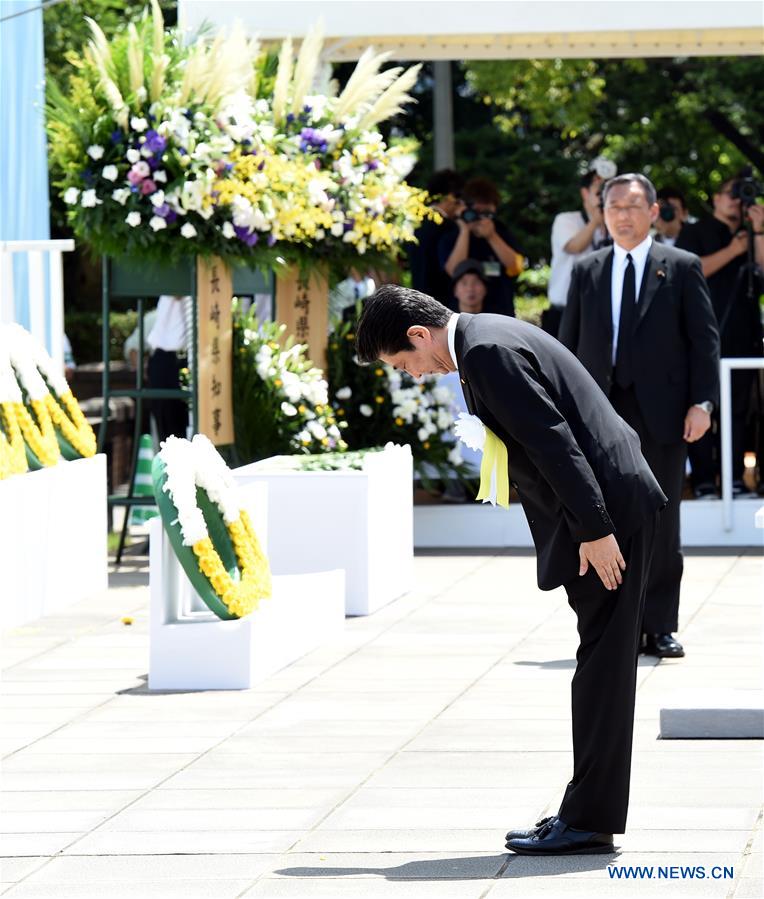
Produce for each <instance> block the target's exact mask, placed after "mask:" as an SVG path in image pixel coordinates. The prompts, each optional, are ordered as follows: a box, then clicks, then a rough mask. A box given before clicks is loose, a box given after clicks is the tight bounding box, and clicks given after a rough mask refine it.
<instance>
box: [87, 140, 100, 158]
mask: <svg viewBox="0 0 764 899" xmlns="http://www.w3.org/2000/svg"><path fill="white" fill-rule="evenodd" d="M88 156H89V157H90V158H91V159H94V160H95V161H96V162H98V160H99V159H101V157H102V156H103V147H101V146H99V145H98V144H91V146H89V147H88Z"/></svg>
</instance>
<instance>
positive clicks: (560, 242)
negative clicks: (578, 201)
mask: <svg viewBox="0 0 764 899" xmlns="http://www.w3.org/2000/svg"><path fill="white" fill-rule="evenodd" d="M585 226H586V219H584V214H583V213H582V212H580V211H578V212H561V213H559V215H556V216H555V219H554V222H553V224H552V266H551V272H550V274H549V302H550V303H551V304H552V305H553V306H559V307H560V308H561V309H562V308H564V306H565V303H566V302H567V299H568V287H570V275H571V272H572V271H573V263H574V262H575V261H576V259H578V258H579V256H583V255H584V253H590V252H591V251H592V250H593V249H594V247H595V246H596V245H597V243H598V242H599V241H601V240H602V239H603V238H604V237H605V230H604V228H597V230H596V231H595V232H594V240H593V242H592V243H591V245H590V246H589V247H588V248H587V249H586V250H583V251H582V252H581V253H566V252H565V249H564V247H565V245H566V244H567V243H568V241H569V240H570V239H571V238H572V237H575V236H576V234H578V232H579V231H580V230H581V229H582V228H584V227H585Z"/></svg>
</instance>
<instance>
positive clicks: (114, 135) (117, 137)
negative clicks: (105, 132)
mask: <svg viewBox="0 0 764 899" xmlns="http://www.w3.org/2000/svg"><path fill="white" fill-rule="evenodd" d="M121 140H122V132H121V131H112V132H111V142H112V143H113V144H118V143H120V141H121Z"/></svg>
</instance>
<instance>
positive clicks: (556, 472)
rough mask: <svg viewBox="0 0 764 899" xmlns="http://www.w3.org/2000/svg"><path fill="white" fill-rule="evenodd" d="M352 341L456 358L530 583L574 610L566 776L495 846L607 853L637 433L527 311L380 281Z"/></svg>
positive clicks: (640, 585) (643, 517)
mask: <svg viewBox="0 0 764 899" xmlns="http://www.w3.org/2000/svg"><path fill="white" fill-rule="evenodd" d="M356 346H357V353H358V357H359V359H360V360H361V361H362V362H366V363H369V362H372V361H374V360H375V359H381V360H382V361H384V362H387V363H389V364H390V365H393V366H395V367H396V368H399V369H402V370H404V371H407V372H409V374H411V375H413V376H414V377H419V376H421V375H423V374H434V373H445V372H450V371H457V370H458V372H459V376H460V379H461V382H462V386H463V389H464V396H465V399H466V402H467V406H468V408H469V410H470V412H472V413H474V414H475V415H477V416H478V417H479V418H480V420H481V421H482V422H483V424H484V425H485V426H486V427H487V428H490V429H491V431H493V433H494V434H495V435H496V436H497V437H498V438H499V439H500V440H501V441H503V443H504V444H505V446H506V448H507V451H508V456H509V474H510V476H511V478H512V483H513V485H514V486H515V488H516V489H517V492H518V494H519V496H520V500H521V502H522V504H523V508H524V510H525V514H526V516H527V518H528V523H529V525H530V529H531V533H532V535H533V540H534V543H535V545H536V550H537V555H538V583H539V587H540V588H541V589H542V590H552V589H554V588H555V587H559V586H560V585H563V586H564V587H565V590H566V591H567V594H568V602H569V604H570V606H571V608H572V609H573V610H574V612H575V613H576V616H577V619H578V632H579V636H580V646H579V648H578V652H577V653H576V660H577V666H576V672H575V674H574V676H573V682H572V687H571V693H572V713H573V777H572V779H571V781H570V783H569V784H568V786H567V789H566V791H565V796H564V798H563V801H562V805H561V806H560V810H559V813H558V814H557V815H555V816H553V817H551V818H547V819H544V820H543V821H541V822H539V823H538V824H537V825H536V827H535V828H533V829H531V830H527V831H510V833H508V834H507V848H509V849H512V850H513V851H514V852H518V853H525V854H534V855H557V854H578V853H603V852H612V851H613V834H614V833H623V831H624V830H625V827H626V814H627V809H628V801H629V778H630V771H631V743H632V731H633V725H634V698H635V691H636V663H637V649H638V644H639V623H640V620H641V617H642V606H643V600H644V592H645V585H646V578H647V571H648V568H649V564H650V556H651V553H652V546H653V535H654V532H655V528H656V518H657V517H658V512H659V510H660V509H661V508H662V507H663V506H664V504H665V502H666V497H665V496H664V495H663V492H662V491H661V489H660V487H659V485H658V483H657V481H656V480H655V478H654V477H653V475H652V472H651V471H650V469H649V468H648V466H647V463H646V462H645V460H644V458H643V457H642V454H641V453H640V451H639V440H638V438H637V435H636V434H635V433H634V431H632V429H631V428H630V427H629V426H628V425H627V424H626V422H624V421H623V419H621V418H620V417H619V416H618V415H617V414H616V413H615V411H614V410H613V408H612V406H611V405H610V403H608V401H607V399H606V397H605V396H604V395H603V394H602V391H600V389H599V388H598V387H597V385H596V384H595V382H594V380H593V379H592V378H591V376H590V375H589V374H588V373H587V371H586V369H585V368H584V367H583V366H582V365H581V364H580V363H579V362H578V360H577V359H576V358H575V357H574V356H573V355H572V353H570V352H568V350H566V349H565V347H563V346H562V345H561V344H560V343H559V342H558V341H557V340H555V338H553V337H551V336H550V335H549V334H545V333H544V332H543V331H542V330H541V329H540V328H537V327H535V326H534V325H530V324H527V323H526V322H522V321H517V320H515V319H512V318H509V317H507V316H502V315H491V314H486V313H484V314H482V315H469V314H467V313H460V314H453V313H451V312H450V311H449V310H448V309H446V308H445V307H444V306H443V305H441V304H440V303H438V302H437V301H436V300H434V299H432V298H431V297H428V296H426V295H424V294H421V293H418V292H417V291H414V290H408V289H406V288H403V287H396V286H392V285H385V286H384V287H380V288H379V289H378V290H377V291H376V293H374V294H373V295H372V297H370V299H368V300H367V301H366V305H365V307H364V311H363V314H362V316H361V320H360V322H359V325H358V331H357V337H356Z"/></svg>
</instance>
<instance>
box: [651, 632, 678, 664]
mask: <svg viewBox="0 0 764 899" xmlns="http://www.w3.org/2000/svg"><path fill="white" fill-rule="evenodd" d="M642 652H643V653H644V654H645V655H646V656H658V658H659V659H681V658H682V657H683V656H684V647H683V646H682V644H681V643H680V642H679V641H678V640H675V639H674V637H672V636H671V634H645V643H644V648H643V649H642Z"/></svg>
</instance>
